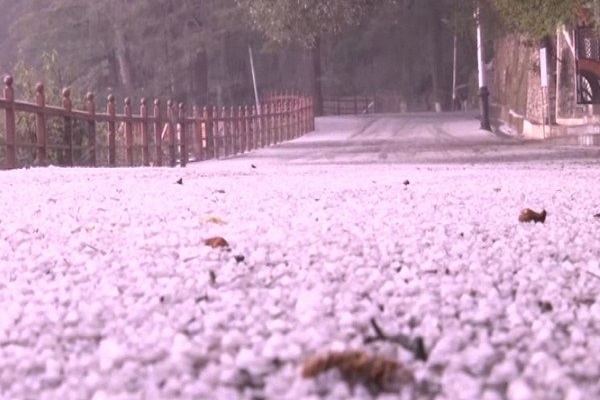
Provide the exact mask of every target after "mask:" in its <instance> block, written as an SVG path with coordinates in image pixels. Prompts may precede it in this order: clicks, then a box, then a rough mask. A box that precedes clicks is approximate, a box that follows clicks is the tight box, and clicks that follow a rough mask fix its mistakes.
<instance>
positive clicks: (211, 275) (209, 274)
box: [208, 269, 217, 286]
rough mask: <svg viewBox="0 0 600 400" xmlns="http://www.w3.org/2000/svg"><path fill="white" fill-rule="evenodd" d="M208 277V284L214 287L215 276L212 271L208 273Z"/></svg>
mask: <svg viewBox="0 0 600 400" xmlns="http://www.w3.org/2000/svg"><path fill="white" fill-rule="evenodd" d="M208 277H209V278H210V284H211V285H213V286H214V285H215V284H216V283H217V274H216V273H215V271H213V270H212V269H211V270H210V271H208Z"/></svg>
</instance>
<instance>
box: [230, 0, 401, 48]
mask: <svg viewBox="0 0 600 400" xmlns="http://www.w3.org/2000/svg"><path fill="white" fill-rule="evenodd" d="M236 1H237V3H238V4H239V5H240V6H241V7H242V9H244V10H245V11H246V13H247V15H248V16H249V17H250V20H251V23H252V26H253V27H254V28H257V29H258V30H259V31H261V32H263V33H264V34H266V36H267V37H268V38H269V39H270V40H273V41H275V42H279V43H281V42H292V41H295V42H300V43H302V44H304V45H306V46H309V47H310V46H312V45H313V44H314V43H315V41H316V39H317V38H318V37H319V36H323V35H331V34H339V33H340V32H342V31H343V30H344V29H346V28H347V27H349V26H353V25H357V24H359V23H360V21H361V20H362V19H363V18H364V17H365V15H367V14H369V13H370V12H372V11H373V10H374V9H375V8H376V5H380V4H383V3H384V1H383V0H381V1H376V0H236ZM385 2H387V1H385ZM393 3H395V2H393Z"/></svg>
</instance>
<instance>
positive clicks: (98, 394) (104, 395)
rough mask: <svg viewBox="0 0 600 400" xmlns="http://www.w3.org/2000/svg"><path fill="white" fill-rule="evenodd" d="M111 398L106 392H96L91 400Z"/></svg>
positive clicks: (107, 399)
mask: <svg viewBox="0 0 600 400" xmlns="http://www.w3.org/2000/svg"><path fill="white" fill-rule="evenodd" d="M110 398H111V396H109V394H108V393H106V392H105V391H104V390H96V391H95V392H94V394H93V395H92V398H91V400H109V399H110Z"/></svg>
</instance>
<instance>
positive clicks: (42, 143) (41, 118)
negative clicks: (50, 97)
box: [35, 82, 48, 165]
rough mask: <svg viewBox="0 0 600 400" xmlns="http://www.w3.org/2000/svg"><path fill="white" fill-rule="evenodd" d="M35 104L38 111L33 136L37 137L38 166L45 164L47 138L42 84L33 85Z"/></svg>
mask: <svg viewBox="0 0 600 400" xmlns="http://www.w3.org/2000/svg"><path fill="white" fill-rule="evenodd" d="M35 103H36V105H37V106H38V111H37V112H36V114H35V135H36V137H37V157H36V159H37V160H36V161H37V163H38V165H44V164H46V163H47V158H48V136H47V131H46V96H45V95H44V84H43V83H41V82H38V83H37V84H36V85H35Z"/></svg>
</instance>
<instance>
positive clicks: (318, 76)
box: [236, 0, 396, 115]
mask: <svg viewBox="0 0 600 400" xmlns="http://www.w3.org/2000/svg"><path fill="white" fill-rule="evenodd" d="M236 1H237V3H238V4H239V5H240V6H241V7H242V9H243V10H245V12H246V13H247V14H248V15H249V16H250V19H251V21H252V25H253V26H254V27H255V28H256V29H258V30H259V31H261V32H263V33H264V34H265V35H266V36H267V37H268V38H269V39H270V40H272V41H274V42H278V43H284V42H299V43H302V44H303V45H304V46H306V47H307V48H309V49H310V50H311V52H312V56H313V75H314V76H313V94H314V97H315V113H316V114H317V115H322V114H323V88H322V61H321V40H322V38H323V37H324V36H330V35H336V34H339V33H341V32H342V31H344V30H345V29H346V28H347V27H349V26H352V25H356V24H359V23H360V22H361V20H362V19H363V18H364V17H365V15H368V14H369V13H370V12H372V11H373V10H374V9H375V8H376V6H377V5H379V6H380V5H381V4H383V3H384V2H383V1H376V0H236ZM391 1H392V2H394V3H395V2H396V1H394V0H391Z"/></svg>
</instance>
